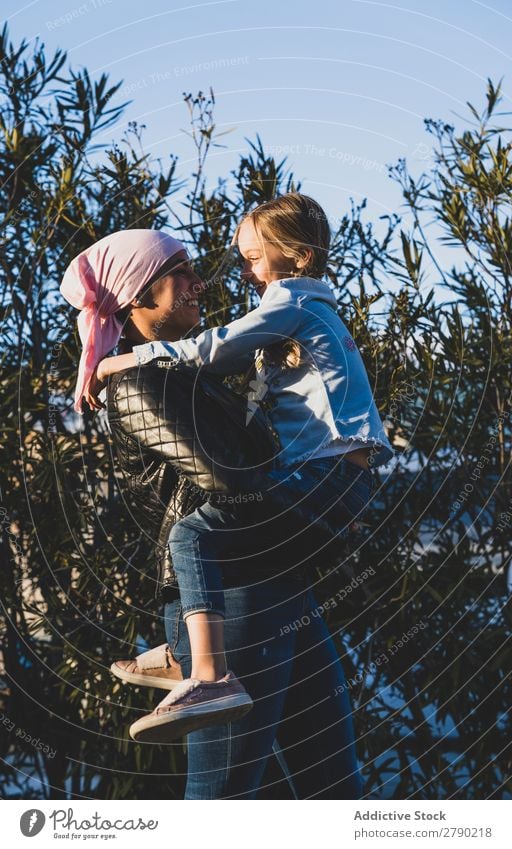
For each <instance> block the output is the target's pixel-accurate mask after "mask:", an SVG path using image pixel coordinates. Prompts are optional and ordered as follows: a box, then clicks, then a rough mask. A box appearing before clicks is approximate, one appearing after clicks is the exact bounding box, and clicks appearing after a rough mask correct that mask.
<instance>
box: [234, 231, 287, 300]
mask: <svg viewBox="0 0 512 849" xmlns="http://www.w3.org/2000/svg"><path fill="white" fill-rule="evenodd" d="M238 249H239V251H240V253H241V254H242V256H243V258H244V267H243V271H242V277H243V278H244V279H245V280H248V281H249V282H250V283H252V285H253V286H254V288H255V289H256V291H257V293H258V295H260V296H261V295H263V292H264V291H265V289H266V288H267V286H268V285H269V283H272V282H273V281H274V280H282V279H283V278H284V277H292V276H293V273H294V271H295V267H294V266H295V262H294V260H293V259H291V258H290V257H287V256H285V255H284V254H283V253H282V252H281V251H280V249H279V248H277V247H276V246H275V245H272V244H271V243H270V242H267V241H265V242H263V241H262V240H261V239H260V236H259V234H258V231H257V230H256V228H255V226H254V224H253V222H252V220H251V219H250V218H246V220H245V221H243V222H242V224H241V225H240V230H239V232H238Z"/></svg>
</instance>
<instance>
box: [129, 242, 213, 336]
mask: <svg viewBox="0 0 512 849" xmlns="http://www.w3.org/2000/svg"><path fill="white" fill-rule="evenodd" d="M175 259H176V263H175V264H174V265H173V267H172V269H171V270H170V271H169V272H168V273H167V274H166V275H165V277H161V278H160V280H157V281H156V283H154V284H153V286H151V289H150V290H149V291H148V292H147V293H146V294H145V295H144V296H143V298H142V303H141V304H140V305H139V304H137V303H136V302H134V303H132V307H133V309H132V313H131V321H132V324H133V325H134V326H135V328H136V329H137V331H138V333H139V334H140V335H142V336H143V337H144V338H145V339H167V340H168V341H169V342H172V341H176V340H177V339H180V338H181V336H183V335H184V334H185V333H187V332H188V331H189V330H192V328H193V327H195V326H196V325H197V324H198V322H199V320H200V314H199V298H200V297H201V294H202V292H203V290H204V285H205V284H204V283H203V281H202V280H201V278H200V277H198V275H197V274H196V273H195V271H194V268H193V266H192V264H191V262H190V259H189V258H188V256H187V253H186V251H180V252H179V253H177V254H176V257H175Z"/></svg>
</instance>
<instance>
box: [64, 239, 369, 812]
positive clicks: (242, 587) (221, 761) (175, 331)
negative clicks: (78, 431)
mask: <svg viewBox="0 0 512 849" xmlns="http://www.w3.org/2000/svg"><path fill="white" fill-rule="evenodd" d="M201 286H202V284H201V281H200V280H199V279H198V278H197V276H196V275H195V274H194V272H193V269H192V268H191V266H190V264H189V262H188V257H187V254H186V251H185V250H184V248H183V246H182V245H181V244H180V243H178V242H176V241H175V240H174V239H171V237H169V236H166V235H165V234H162V233H158V232H155V231H148V230H130V231H121V232H119V233H114V234H112V235H111V236H108V237H106V238H105V239H102V240H100V242H98V243H96V244H95V245H93V246H92V247H91V248H89V249H87V250H86V251H84V252H82V254H80V255H79V257H77V258H75V260H73V262H72V263H71V265H70V267H69V268H68V271H67V272H66V275H65V277H64V280H63V284H62V287H61V291H62V294H63V295H64V297H66V299H67V300H68V301H70V303H72V304H73V305H74V306H76V307H77V308H78V309H80V310H81V314H80V316H79V329H80V335H81V339H82V343H83V346H84V350H83V353H82V359H81V363H80V368H79V379H78V383H77V390H76V396H75V406H76V409H81V403H82V398H83V397H84V396H85V397H87V396H88V395H89V393H91V394H94V391H95V390H96V389H97V387H96V386H95V385H94V381H95V375H94V369H95V366H96V365H97V363H98V362H99V361H100V360H101V359H102V358H103V357H104V356H105V355H106V354H107V353H109V352H110V351H111V350H112V349H113V348H114V347H115V345H116V344H117V342H118V341H119V338H120V335H121V329H122V324H121V321H120V320H119V319H121V320H122V321H125V322H126V323H125V327H124V334H125V342H126V343H127V344H128V345H135V344H141V342H144V341H148V340H155V339H165V340H170V341H172V340H173V339H174V340H177V339H179V338H181V337H182V336H183V335H184V333H187V332H190V330H191V329H192V328H193V327H194V326H195V325H196V324H197V322H198V320H199V311H198V303H197V295H198V293H199V291H200V289H201ZM116 314H117V317H116ZM155 372H158V367H157V366H154V367H153V366H151V367H146V368H145V369H144V374H143V379H142V380H141V377H140V375H139V374H138V373H137V370H135V369H132V370H130V371H128V372H125V373H124V374H121V375H119V376H118V379H117V380H116V381H115V382H114V385H113V386H111V387H110V388H109V399H108V412H109V419H110V420H111V426H112V425H113V427H114V430H115V428H116V427H119V429H120V430H121V431H123V432H124V433H125V435H127V436H131V437H134V438H135V439H136V441H137V442H138V444H139V447H140V452H139V453H140V457H141V463H142V465H143V467H145V468H146V469H147V468H149V467H151V471H152V475H153V476H154V478H155V479H158V478H159V476H160V477H162V475H163V474H164V473H165V469H166V467H170V468H171V469H172V471H173V472H174V473H176V472H179V471H180V470H184V471H185V473H187V472H188V473H189V477H190V474H192V476H193V474H194V473H195V472H194V469H195V464H192V465H193V466H194V469H193V471H192V473H191V470H190V463H189V462H188V459H187V458H186V457H185V458H183V457H180V456H178V455H177V453H176V451H175V446H176V443H174V447H173V450H172V451H171V452H170V447H169V442H167V443H166V441H165V439H162V438H161V434H160V432H161V431H163V433H164V434H165V432H166V428H167V426H168V423H169V421H171V420H173V421H175V416H174V419H173V411H172V393H171V397H169V394H168V395H167V398H166V401H165V403H163V404H162V397H161V396H160V388H159V387H158V379H157V378H155ZM152 374H153V382H154V383H155V386H154V387H153V389H152V386H151V382H152V377H151V375H152ZM161 374H162V370H160V378H161ZM200 391H201V390H200V389H195V392H200ZM123 405H124V406H123ZM126 409H127V410H128V411H129V412H128V415H123V411H125V410H126ZM134 411H135V412H134ZM211 415H212V407H211V406H210V407H209V421H208V423H209V424H210V425H211ZM214 415H215V424H216V428H215V430H217V431H218V432H220V433H223V432H224V425H226V426H227V425H228V417H226V411H225V409H223V408H221V407H220V406H219V407H217V408H215V413H214ZM141 423H142V425H141ZM148 423H149V424H148ZM130 428H132V430H131V431H130ZM155 433H157V437H155ZM202 450H203V459H204V458H207V457H208V450H204V446H202ZM232 450H233V447H232V446H230V445H228V444H227V443H225V452H226V460H225V462H224V468H226V467H229V466H230V460H231V455H232ZM216 462H217V463H219V457H218V456H217V458H216ZM219 465H220V466H221V467H222V462H221V463H220V464H219ZM134 477H136V475H134ZM200 477H201V475H200V474H198V477H197V480H198V481H199V482H200ZM191 479H192V478H191ZM263 542H264V541H263ZM285 547H286V549H287V551H288V556H289V548H290V547H289V546H281V547H280V546H279V545H273V546H272V549H271V552H269V551H265V545H264V544H263V546H262V549H263V550H262V553H261V556H260V557H258V556H255V558H254V561H255V562H254V564H249V563H248V562H247V563H246V564H245V567H244V569H243V570H240V569H233V570H230V569H229V567H227V568H226V569H225V570H224V587H225V595H226V620H225V628H226V655H227V663H228V667H231V666H233V667H234V668H236V669H237V671H238V673H239V675H240V677H241V679H242V680H243V682H244V684H245V685H246V686H247V688H250V691H251V693H252V694H253V699H254V702H255V706H254V708H253V710H252V711H251V712H250V713H249V714H248V715H247V716H246V717H244V718H243V719H241V720H239V721H237V722H234V723H232V724H231V725H229V726H227V728H226V727H223V726H214V727H210V728H205V729H202V730H200V731H196V732H194V733H193V734H190V735H189V737H188V754H189V764H188V781H187V789H186V795H185V798H187V799H204V798H233V797H234V798H254V797H255V794H256V792H257V789H258V787H259V784H260V782H261V778H262V775H263V772H264V769H265V765H266V763H267V760H268V757H269V755H270V753H271V751H272V747H273V745H274V744H275V742H276V740H277V742H278V743H279V746H280V747H281V750H282V752H283V754H284V757H285V759H286V761H287V764H288V769H289V771H290V773H291V777H292V780H293V785H294V788H295V793H296V796H297V797H298V798H338V799H339V798H360V795H361V781H360V777H359V773H358V769H357V761H356V757H355V751H354V733H353V725H352V717H351V711H350V703H349V697H348V692H347V689H346V687H345V680H344V676H343V670H342V668H341V664H340V662H339V659H338V657H337V655H336V651H335V649H334V646H333V643H332V641H331V638H330V636H329V634H328V631H327V629H326V626H325V624H324V622H323V621H322V619H321V618H320V617H319V616H318V609H319V607H318V605H317V603H316V601H315V599H314V598H313V596H312V593H311V591H310V590H309V589H308V588H307V586H306V585H304V583H302V582H301V581H299V580H297V570H295V569H293V568H289V567H286V568H285V569H284V570H283V568H282V560H283V551H284V548H285ZM262 557H263V559H264V560H265V568H264V569H262V568H261V563H260V561H261V559H262ZM274 557H275V558H277V557H279V558H280V562H279V566H277V568H276V563H275V561H274V562H272V560H273V558H274ZM249 570H250V571H249ZM230 572H231V574H230ZM253 576H254V577H255V578H256V580H252V578H253ZM165 627H166V636H167V642H168V644H169V646H170V649H171V651H172V654H173V656H174V659H175V661H177V662H178V663H179V664H180V674H182V675H183V676H185V677H188V676H189V675H190V650H189V645H188V641H187V635H186V629H185V628H184V627H183V620H182V616H181V608H180V604H179V601H178V600H177V599H174V600H172V601H170V602H168V603H167V604H166V607H165Z"/></svg>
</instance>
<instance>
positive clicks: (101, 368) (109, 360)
mask: <svg viewBox="0 0 512 849" xmlns="http://www.w3.org/2000/svg"><path fill="white" fill-rule="evenodd" d="M136 365H137V361H136V359H135V354H132V353H130V354H120V356H118V357H105V359H104V360H101V362H100V363H98V365H97V366H96V368H95V369H94V372H93V374H92V377H91V383H90V385H89V390H88V392H87V393H86V395H84V398H85V400H86V401H87V403H88V404H89V407H90V408H91V410H102V409H103V408H104V407H105V404H103V403H102V402H101V401H100V400H99V398H98V395H99V394H100V392H101V390H102V389H104V388H105V386H106V384H107V380H108V378H109V377H110V375H111V374H115V373H116V372H118V371H124V370H125V369H128V368H133V367H134V366H136Z"/></svg>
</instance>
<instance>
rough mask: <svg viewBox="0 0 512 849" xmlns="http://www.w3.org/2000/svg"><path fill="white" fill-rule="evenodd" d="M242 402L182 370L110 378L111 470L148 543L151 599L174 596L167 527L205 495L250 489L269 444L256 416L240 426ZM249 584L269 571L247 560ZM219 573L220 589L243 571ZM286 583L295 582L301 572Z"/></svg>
mask: <svg viewBox="0 0 512 849" xmlns="http://www.w3.org/2000/svg"><path fill="white" fill-rule="evenodd" d="M246 413H247V402H246V399H245V398H244V397H243V396H241V395H236V394H235V393H233V392H232V391H230V390H229V389H228V388H227V387H226V386H225V385H224V384H223V382H222V380H221V379H220V378H218V377H216V376H215V375H213V374H211V373H207V372H205V371H204V370H203V371H201V372H198V371H197V370H196V369H194V368H190V367H188V366H184V365H182V364H179V365H173V366H167V367H162V364H161V365H160V366H158V365H154V366H153V365H151V366H146V367H145V368H143V369H130V370H128V371H124V372H120V373H118V374H116V375H113V376H112V377H111V378H110V381H109V385H108V390H107V414H108V421H109V426H110V431H111V437H112V441H113V446H114V450H115V453H116V454H117V460H118V466H119V467H120V469H121V471H122V473H123V476H124V478H125V484H126V487H127V488H128V489H129V490H130V492H131V494H132V500H133V501H134V502H135V506H136V509H137V519H138V522H139V525H140V527H141V528H142V529H143V531H144V532H145V533H146V534H147V535H148V536H149V537H150V539H151V540H152V541H153V543H154V557H155V561H156V563H155V565H156V568H157V590H156V594H157V596H160V597H162V598H163V599H164V600H170V599H171V598H175V597H176V595H177V585H176V579H175V575H174V572H173V569H172V562H171V559H170V554H169V549H168V546H167V541H168V538H169V533H170V530H171V528H172V525H173V524H174V523H175V522H176V521H178V520H179V519H180V518H181V517H183V516H185V515H187V514H188V513H190V512H191V511H193V510H195V509H196V507H198V506H199V505H200V504H202V503H204V501H205V500H206V498H207V497H208V496H209V494H210V493H217V494H219V493H230V492H234V491H235V492H240V491H245V492H247V491H250V490H251V489H254V480H255V476H258V474H261V473H263V471H264V470H265V469H266V468H268V464H269V460H270V458H271V457H272V455H273V454H274V452H275V443H274V441H273V439H272V437H271V435H270V432H269V430H268V428H267V426H266V423H265V420H264V418H263V417H262V416H261V415H260V414H259V413H258V412H257V413H256V415H254V416H253V417H252V419H251V421H250V422H249V424H246ZM251 569H252V570H253V571H252V572H251V576H252V578H254V577H255V576H254V571H256V572H257V573H258V575H257V576H256V577H260V576H261V577H263V576H264V575H265V574H266V575H269V574H271V573H272V572H273V571H274V573H275V571H276V570H275V566H274V567H273V565H272V564H271V563H268V560H267V562H265V563H259V562H257V561H256V562H255V563H254V565H251ZM244 573H245V575H244V574H237V570H236V569H234V568H227V567H226V568H225V570H224V584H225V585H226V586H232V585H236V584H237V583H239V582H241V581H242V580H243V579H244V578H245V582H247V571H246V569H244ZM287 575H288V577H289V578H290V579H292V580H294V581H298V582H299V583H301V584H303V583H304V579H305V575H304V572H303V570H300V569H293V570H292V571H291V572H290V571H289V572H288V573H287Z"/></svg>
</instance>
